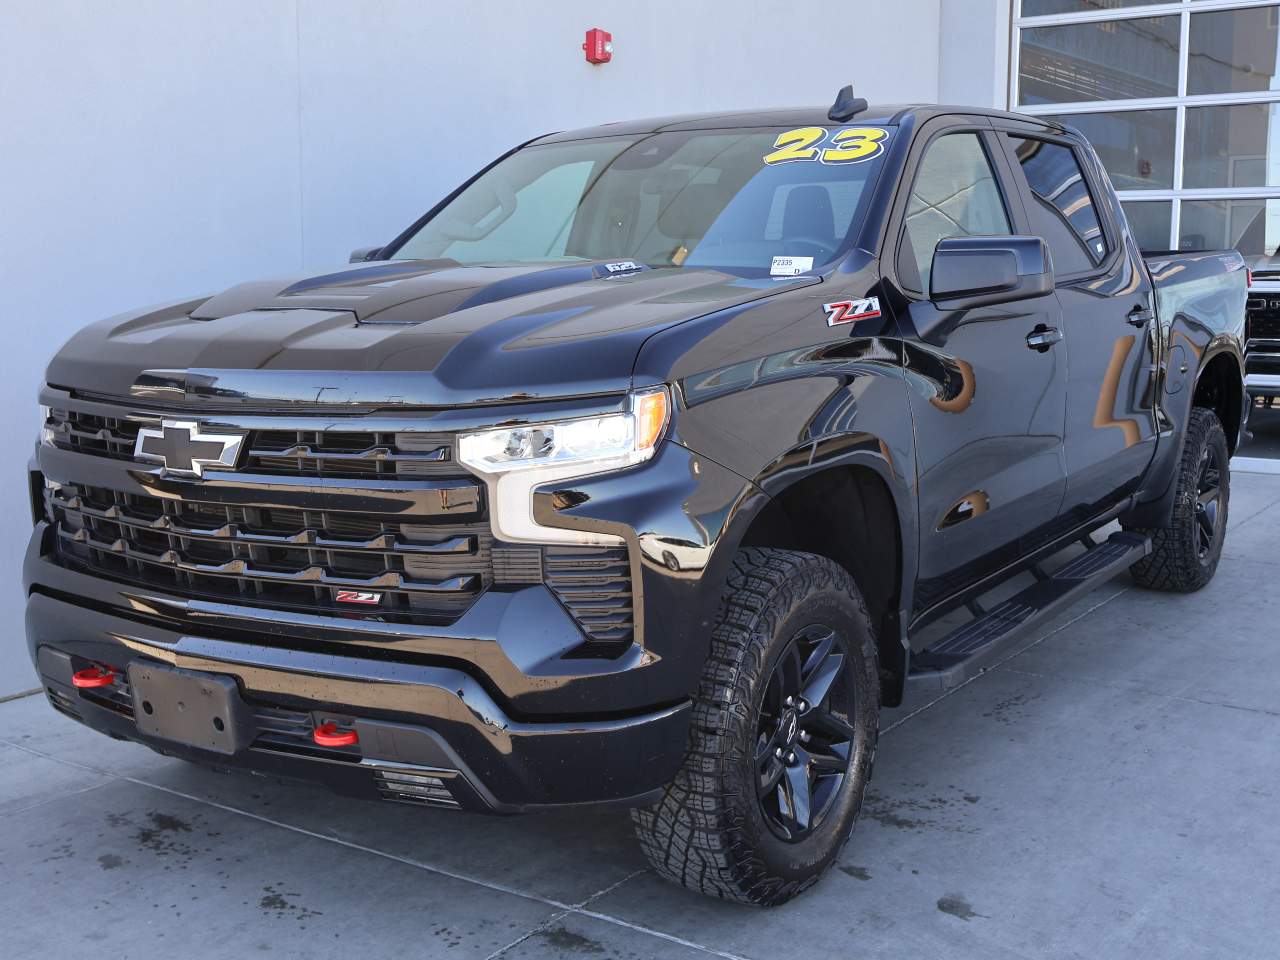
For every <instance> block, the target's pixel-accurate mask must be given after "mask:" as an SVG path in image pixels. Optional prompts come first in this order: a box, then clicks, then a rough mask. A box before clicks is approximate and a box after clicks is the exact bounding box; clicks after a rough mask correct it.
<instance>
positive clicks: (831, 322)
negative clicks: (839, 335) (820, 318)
mask: <svg viewBox="0 0 1280 960" xmlns="http://www.w3.org/2000/svg"><path fill="white" fill-rule="evenodd" d="M822 309H823V310H825V311H827V326H828V327H838V326H840V325H841V324H843V323H853V322H854V321H855V320H871V319H873V318H875V317H878V316H880V298H879V297H864V298H863V299H862V300H837V301H836V302H835V303H824V304H823V305H822Z"/></svg>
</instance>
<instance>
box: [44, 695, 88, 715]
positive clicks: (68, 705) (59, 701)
mask: <svg viewBox="0 0 1280 960" xmlns="http://www.w3.org/2000/svg"><path fill="white" fill-rule="evenodd" d="M44 692H45V693H46V694H48V696H49V703H50V704H52V705H53V709H55V710H57V711H58V712H59V713H65V714H66V715H67V716H68V717H72V718H74V719H76V720H79V719H80V711H79V710H77V709H76V706H75V701H73V700H72V699H71V698H70V697H68V696H67V695H66V694H65V693H61V692H59V691H57V690H55V689H54V688H53V687H45V690H44Z"/></svg>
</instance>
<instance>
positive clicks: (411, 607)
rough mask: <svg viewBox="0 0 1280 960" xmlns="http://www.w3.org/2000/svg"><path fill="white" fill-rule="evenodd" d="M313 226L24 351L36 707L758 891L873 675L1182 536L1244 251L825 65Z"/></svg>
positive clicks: (1234, 436)
mask: <svg viewBox="0 0 1280 960" xmlns="http://www.w3.org/2000/svg"><path fill="white" fill-rule="evenodd" d="M353 259H354V260H355V261H356V262H354V263H353V264H352V265H350V266H348V267H345V268H342V269H336V270H333V271H330V272H327V273H323V274H320V275H316V276H309V277H302V278H294V279H288V280H279V281H263V282H255V283H249V284H245V285H243V286H239V287H235V288H233V289H231V290H228V291H226V292H224V293H221V294H218V295H216V296H213V297H208V298H201V299H197V300H191V301H188V302H183V303H176V304H172V305H169V306H165V307H160V308H151V309H148V310H145V311H141V312H137V313H133V314H128V315H125V316H120V317H115V318H112V319H110V320H106V321H103V322H100V323H97V324H95V325H93V326H90V327H88V328H86V329H85V330H83V331H82V332H81V333H79V334H78V335H76V336H75V337H74V338H73V339H72V340H71V341H70V342H69V343H68V344H67V345H66V346H65V347H63V348H62V349H61V350H60V351H59V352H58V354H57V355H56V356H55V357H54V359H53V361H52V362H51V363H50V365H49V368H48V372H47V378H46V379H47V384H46V386H45V387H44V389H43V391H42V395H41V402H42V403H43V404H44V405H45V408H46V409H45V418H44V423H43V428H42V434H41V438H40V441H39V443H38V446H37V449H36V454H35V458H34V461H33V463H32V465H31V471H30V479H31V495H32V504H31V506H32V511H33V520H34V533H33V536H32V538H31V545H30V549H29V553H28V556H27V560H26V567H25V585H26V591H27V598H28V599H27V637H28V642H29V645H30V650H31V655H32V657H33V659H34V661H35V663H36V665H37V668H38V670H39V673H40V675H41V678H42V683H43V684H44V687H45V689H46V692H47V695H48V698H49V700H50V702H51V703H52V705H53V706H54V707H55V708H56V709H57V710H59V711H61V712H62V713H64V714H66V715H68V716H70V717H72V718H75V719H76V720H79V721H80V722H82V723H85V724H87V725H89V726H91V727H93V728H95V729H97V730H100V731H102V732H103V733H106V734H108V735H110V736H113V737H117V738H124V739H130V740H136V741H139V742H141V743H144V744H146V745H148V746H150V747H152V748H154V749H156V750H159V751H162V752H164V753H168V754H171V755H174V756H177V757H182V758H184V759H187V760H191V761H195V762H198V763H202V764H207V765H211V766H215V767H221V768H247V769H251V770H255V771H262V772H269V773H274V774H279V775H282V776H288V777H296V778H302V779H310V780H318V781H323V782H325V783H327V784H329V785H330V786H332V787H333V788H335V789H337V790H339V791H343V792H345V793H348V794H351V795H354V796H364V797H369V798H381V799H382V800H387V801H397V802H403V803H410V804H418V805H421V806H424V807H435V808H455V809H456V808H464V809H468V810H476V811H490V812H497V813H512V812H518V811H526V810H536V809H543V808H554V807H561V806H564V805H569V804H586V803H615V804H624V805H627V806H630V807H632V808H633V811H634V812H633V816H634V821H635V826H636V830H637V833H638V836H639V839H640V842H641V844H642V846H643V847H644V850H645V852H646V853H647V855H648V856H649V858H650V860H651V861H652V863H653V864H654V866H655V868H656V869H657V870H658V872H659V873H661V874H662V875H663V876H665V877H668V878H670V879H672V880H674V881H677V882H679V883H683V884H685V885H686V886H688V887H690V888H692V889H695V890H700V891H703V892H705V893H709V894H713V895H716V896H721V897H726V898H732V899H737V900H743V901H748V902H754V903H762V904H772V903H779V902H782V901H784V900H786V899H788V898H790V897H792V896H794V895H795V894H796V893H798V892H799V891H801V890H803V889H804V888H805V887H807V886H808V885H810V884H811V883H813V882H814V881H815V880H816V879H817V878H818V877H819V876H820V875H821V874H822V872H823V871H824V870H825V869H826V868H827V867H828V866H829V865H830V864H831V863H832V861H833V860H834V859H835V857H836V856H837V854H838V853H839V851H840V849H841V847H842V845H843V844H844V842H845V841H846V840H847V839H848V837H849V835H850V832H851V830H852V828H853V824H854V820H855V818H856V816H857V813H858V810H859V808H860V806H861V803H862V799H863V795H864V791H865V789H866V786H867V783H868V780H869V778H870V776H871V771H872V763H873V758H874V754H875V748H876V740H877V735H878V729H879V716H880V710H881V708H882V707H883V706H895V705H899V704H901V703H902V702H903V700H904V696H906V694H907V692H908V691H909V690H911V689H919V690H921V691H923V692H924V693H928V692H930V691H934V692H936V691H941V690H945V689H948V688H950V687H952V686H954V685H956V684H958V683H960V682H962V681H963V680H965V679H966V678H967V677H970V676H973V675H974V674H975V673H976V672H978V671H980V670H981V669H983V667H984V666H985V665H988V664H990V663H991V662H992V661H993V659H994V658H996V657H997V656H998V655H999V653H1000V652H1001V651H1002V650H1004V651H1007V650H1008V649H1009V646H1010V644H1012V643H1013V642H1015V641H1016V640H1017V639H1018V638H1019V637H1020V636H1024V635H1025V634H1026V633H1027V632H1028V631H1030V630H1032V629H1034V628H1035V627H1036V626H1037V625H1038V624H1040V623H1042V622H1044V620H1045V618H1047V617H1050V616H1052V615H1053V614H1054V613H1055V612H1057V611H1058V610H1060V609H1062V607H1063V606H1064V605H1065V604H1068V603H1070V602H1072V601H1073V600H1074V599H1076V598H1077V597H1079V596H1080V595H1081V594H1082V593H1083V592H1084V591H1087V590H1089V589H1091V588H1092V587H1094V586H1095V585H1097V584H1098V583H1100V582H1101V581H1103V580H1104V579H1106V578H1109V577H1111V576H1114V575H1115V574H1116V573H1117V572H1120V571H1123V570H1126V569H1128V570H1131V571H1132V575H1133V577H1134V578H1135V579H1136V580H1137V582H1138V583H1140V584H1142V585H1144V586H1147V587H1152V588H1156V589H1162V590H1172V591H1183V592H1187V591H1194V590H1197V589H1198V588H1200V587H1202V586H1203V585H1204V584H1205V583H1207V582H1208V581H1209V579H1210V578H1211V577H1212V576H1213V574H1214V571H1215V569H1216V567H1217V564H1218V559H1219V556H1220V554H1221V551H1222V544H1223V538H1224V536H1225V533H1226V527H1227V509H1228V502H1229V493H1230V478H1229V471H1228V459H1229V457H1230V455H1231V453H1232V451H1234V450H1235V448H1236V445H1237V443H1238V442H1239V438H1240V436H1241V432H1242V430H1243V429H1244V426H1245V415H1246V403H1245V392H1244V389H1243V374H1244V367H1243V365H1244V356H1243V349H1242V335H1243V324H1244V303H1245V270H1244V264H1243V262H1242V261H1241V259H1240V257H1239V255H1238V254H1236V253H1234V252H1230V251H1226V252H1214V253H1197V254H1168V255H1160V256H1157V257H1153V258H1151V259H1150V260H1149V261H1147V260H1144V259H1143V257H1142V256H1141V255H1140V254H1139V252H1138V250H1137V248H1136V246H1135V244H1134V241H1133V239H1132V237H1131V235H1130V232H1129V230H1128V227H1127V224H1126V222H1125V218H1124V215H1123V213H1122V211H1121V208H1120V204H1119V203H1118V201H1117V199H1116V196H1115V194H1114V193H1113V191H1112V189H1111V186H1110V184H1109V182H1108V180H1107V177H1106V175H1105V174H1104V172H1103V170H1102V168H1101V166H1100V165H1099V163H1098V161H1097V159H1096V157H1095V156H1094V154H1093V152H1092V150H1091V149H1090V148H1089V147H1088V145H1087V144H1086V142H1085V141H1084V140H1083V138H1082V137H1080V136H1079V135H1078V134H1076V133H1075V132H1073V131H1072V130H1070V129H1067V128H1064V127H1062V126H1058V125H1056V124H1054V123H1048V122H1043V121H1039V120H1034V119H1029V118H1026V117H1022V116H1017V115H1014V114H1007V113H999V112H993V111H984V110H972V109H966V108H960V107H939V106H907V107H898V106H892V107H870V106H868V105H867V104H866V103H865V102H864V101H861V100H858V99H855V98H854V97H853V95H852V91H850V90H845V91H842V92H841V96H840V97H839V98H838V99H837V101H836V103H835V105H834V106H833V107H832V108H831V109H830V110H821V109H803V110H801V109H797V110H772V111H759V112H751V113H737V114H725V115H715V116H692V117H676V118H667V119H661V120H650V121H638V122H633V123H618V124H613V125H609V126H604V127H598V128H593V129H587V130H579V131H574V132H567V133H558V134H552V135H549V136H544V137H539V138H538V139H536V140H533V141H531V142H529V143H527V144H524V145H523V146H521V147H520V148H518V149H516V150H513V151H512V152H510V153H509V154H507V155H506V156H504V157H502V158H500V159H499V160H498V161H496V162H495V163H494V164H492V165H491V166H489V167H487V168H486V169H485V170H483V171H481V172H480V173H479V174H477V176H476V177H475V178H473V179H472V180H470V181H469V182H468V183H466V184H464V185H463V186H462V187H460V188H459V189H458V190H457V191H455V192H454V193H453V194H451V195H450V196H449V197H447V198H446V199H445V200H444V201H442V202H441V203H440V204H439V205H438V206H437V207H435V208H434V209H433V210H431V211H430V212H428V213H427V214H426V215H425V216H424V217H423V218H422V219H421V220H419V221H418V222H417V223H416V224H414V225H413V226H412V227H411V228H409V229H408V230H406V231H405V233H404V234H403V235H401V236H400V237H398V238H396V239H395V240H393V241H392V242H390V243H388V244H386V245H385V246H383V247H380V248H377V249H373V250H366V251H360V252H359V253H358V254H357V255H354V256H353ZM1117 520H1118V521H1119V523H1120V525H1121V527H1122V529H1121V530H1119V531H1118V532H1115V533H1112V534H1111V535H1110V536H1107V537H1105V538H1102V537H1099V536H1095V534H1096V532H1097V531H1099V530H1101V529H1102V528H1103V527H1106V526H1108V525H1109V524H1113V522H1114V521H1117ZM991 749H999V746H998V745H992V746H991ZM424 828H425V829H431V828H432V826H431V825H430V824H428V825H427V826H426V827H424Z"/></svg>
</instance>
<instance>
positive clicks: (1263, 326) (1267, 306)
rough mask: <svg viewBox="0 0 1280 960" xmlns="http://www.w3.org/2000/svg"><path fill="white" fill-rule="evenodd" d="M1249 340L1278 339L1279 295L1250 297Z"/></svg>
mask: <svg viewBox="0 0 1280 960" xmlns="http://www.w3.org/2000/svg"><path fill="white" fill-rule="evenodd" d="M1248 317H1249V326H1248V331H1247V333H1246V334H1245V336H1246V338H1247V339H1249V340H1252V339H1255V338H1256V339H1259V340H1280V297H1250V298H1249V310H1248Z"/></svg>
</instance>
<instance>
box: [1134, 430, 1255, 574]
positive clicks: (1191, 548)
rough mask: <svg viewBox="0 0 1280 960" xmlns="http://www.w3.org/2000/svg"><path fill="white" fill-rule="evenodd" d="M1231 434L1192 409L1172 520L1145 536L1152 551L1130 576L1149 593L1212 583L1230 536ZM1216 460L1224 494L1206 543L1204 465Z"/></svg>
mask: <svg viewBox="0 0 1280 960" xmlns="http://www.w3.org/2000/svg"><path fill="white" fill-rule="evenodd" d="M1229 456H1230V455H1229V452H1228V449H1227V435H1226V433H1224V432H1223V429H1222V424H1221V422H1219V420H1218V415H1217V414H1216V413H1214V412H1213V411H1212V410H1208V409H1206V408H1204V407H1193V408H1192V410H1191V420H1190V422H1189V423H1188V424H1187V437H1186V442H1185V444H1184V446H1183V448H1182V459H1181V461H1180V462H1179V464H1178V476H1177V478H1176V480H1175V482H1176V483H1177V490H1176V493H1175V498H1176V499H1175V501H1174V508H1173V520H1172V522H1171V523H1170V524H1169V526H1167V527H1160V528H1158V529H1155V530H1144V531H1142V532H1144V533H1147V534H1149V535H1150V536H1151V548H1152V549H1151V553H1150V555H1148V556H1147V557H1145V558H1143V559H1142V560H1139V561H1138V562H1137V563H1135V564H1134V565H1133V566H1132V567H1130V568H1129V572H1130V573H1131V574H1132V575H1133V579H1134V580H1135V581H1137V583H1138V584H1139V586H1143V587H1147V588H1148V589H1151V590H1168V591H1171V592H1175V593H1192V592H1194V591H1196V590H1199V589H1200V588H1201V587H1203V586H1204V585H1205V584H1206V583H1208V582H1209V581H1210V580H1212V579H1213V575H1214V573H1215V572H1216V571H1217V569H1218V561H1219V560H1220V559H1221V558H1222V544H1223V542H1224V540H1225V539H1226V534H1227V509H1228V506H1229V504H1230V500H1231V467H1230V462H1229ZM1214 460H1216V463H1217V465H1218V467H1217V474H1218V476H1217V485H1218V488H1219V490H1220V492H1221V497H1220V500H1219V501H1218V506H1217V507H1216V512H1215V516H1214V532H1213V536H1212V538H1211V539H1210V541H1209V542H1208V543H1206V542H1205V540H1204V539H1203V538H1202V518H1201V515H1200V514H1201V512H1202V511H1200V510H1199V509H1198V507H1197V504H1198V502H1199V500H1200V497H1201V487H1202V486H1203V482H1204V476H1203V475H1204V468H1205V464H1206V462H1212V461H1214Z"/></svg>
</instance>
